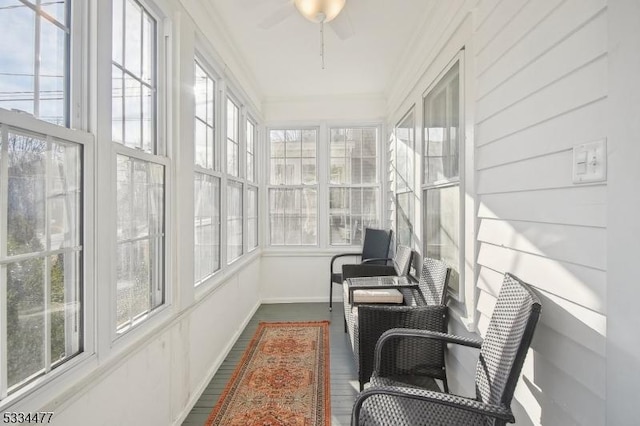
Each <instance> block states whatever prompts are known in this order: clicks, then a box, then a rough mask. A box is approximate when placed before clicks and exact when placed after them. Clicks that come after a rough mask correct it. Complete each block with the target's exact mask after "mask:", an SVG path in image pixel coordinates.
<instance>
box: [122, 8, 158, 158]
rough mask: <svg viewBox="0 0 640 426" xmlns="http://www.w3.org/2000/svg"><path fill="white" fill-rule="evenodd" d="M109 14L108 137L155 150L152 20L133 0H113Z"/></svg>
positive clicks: (153, 29) (153, 151) (145, 149)
mask: <svg viewBox="0 0 640 426" xmlns="http://www.w3.org/2000/svg"><path fill="white" fill-rule="evenodd" d="M113 14H114V20H113V32H114V40H113V43H114V45H113V65H114V66H113V67H112V73H113V84H114V85H113V93H112V97H113V98H112V112H113V117H112V130H113V135H112V139H113V140H114V141H115V142H121V143H123V144H124V145H126V146H128V147H130V148H137V149H142V150H143V151H145V152H149V153H155V152H156V149H157V146H156V142H155V139H156V135H155V123H156V118H155V117H156V96H155V91H156V82H155V73H156V58H155V47H156V21H155V20H154V19H153V17H151V15H149V13H148V12H147V11H146V10H144V9H143V8H142V7H141V6H140V5H139V4H138V3H137V2H135V1H133V0H124V7H123V8H122V7H121V4H120V1H117V2H114V9H113ZM121 15H122V16H121ZM116 32H120V33H122V35H116V34H115V33H116ZM121 40H124V53H123V52H122V50H121V48H120V47H119V43H120V41H121ZM120 80H121V81H122V82H120ZM120 105H122V106H120Z"/></svg>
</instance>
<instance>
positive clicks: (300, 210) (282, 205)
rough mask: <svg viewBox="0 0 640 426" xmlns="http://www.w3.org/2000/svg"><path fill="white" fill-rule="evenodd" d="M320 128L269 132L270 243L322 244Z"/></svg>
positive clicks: (291, 244)
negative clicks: (318, 166) (319, 223)
mask: <svg viewBox="0 0 640 426" xmlns="http://www.w3.org/2000/svg"><path fill="white" fill-rule="evenodd" d="M317 144H318V129H316V128H309V129H286V130H285V129H281V130H275V129H271V130H269V152H270V154H269V155H270V158H269V161H270V173H269V230H270V244H271V245H280V246H284V245H287V246H301V245H308V246H315V245H317V244H318V178H317V163H316V161H317V159H316V152H317Z"/></svg>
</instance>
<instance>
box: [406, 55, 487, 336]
mask: <svg viewBox="0 0 640 426" xmlns="http://www.w3.org/2000/svg"><path fill="white" fill-rule="evenodd" d="M456 63H459V67H458V70H459V77H458V79H459V84H460V93H459V95H460V101H459V102H460V111H459V114H460V119H459V120H460V130H459V134H460V138H461V139H460V149H459V174H460V178H459V188H460V212H459V213H460V217H459V230H460V248H459V258H460V259H459V265H458V268H459V273H460V282H459V283H460V284H459V285H460V288H459V291H458V294H453V293H450V295H451V296H452V297H451V298H450V302H449V308H450V309H451V310H452V311H453V312H454V313H455V314H456V316H457V317H458V318H459V319H460V321H461V323H462V324H463V325H464V326H465V328H466V329H467V330H468V331H470V332H473V331H474V330H475V328H476V325H475V322H476V313H475V306H474V300H475V293H476V291H475V281H474V279H475V278H474V277H475V268H474V266H473V265H475V259H476V257H475V247H476V242H475V235H476V231H477V230H476V226H477V222H476V220H475V197H474V196H473V195H471V196H469V194H475V183H474V166H473V163H474V146H473V123H471V122H470V120H469V117H468V114H467V111H472V107H473V106H472V104H471V100H470V98H469V97H468V96H467V91H468V90H469V89H470V86H472V84H473V83H472V82H471V80H470V77H469V76H471V75H472V74H473V73H470V72H469V71H468V69H467V67H469V66H471V65H469V63H468V62H467V61H465V49H464V47H463V48H462V49H461V50H460V51H459V52H458V53H457V54H456V55H455V56H454V57H453V59H451V61H450V62H449V63H448V64H447V66H446V67H444V68H443V70H442V71H441V72H440V73H439V74H438V75H437V76H436V78H434V79H433V81H432V82H431V84H429V86H428V87H427V89H426V90H424V91H423V93H422V95H421V97H420V100H421V110H420V112H421V114H419V115H418V116H417V118H418V119H419V120H420V123H421V127H422V131H421V132H420V134H419V139H420V140H419V142H418V141H416V143H419V144H420V154H419V155H420V158H419V162H420V164H421V165H422V166H421V167H420V169H419V172H420V178H419V179H420V180H419V181H420V193H419V199H420V206H421V208H422V207H423V206H424V201H425V200H424V191H425V187H426V185H425V182H424V168H425V164H424V155H425V153H424V152H423V150H424V141H425V135H424V99H425V97H426V96H427V95H428V94H429V92H430V91H431V90H432V89H433V88H434V87H435V86H436V85H437V84H438V83H439V82H440V80H441V79H442V77H443V76H444V75H446V73H447V72H448V71H449V70H450V69H451V68H452V67H453V66H454V65H455V64H456ZM468 103H469V105H468ZM424 220H425V219H424V212H422V215H421V221H422V223H421V224H420V228H421V229H420V232H421V238H422V244H423V247H422V248H421V249H424V243H425V240H424V232H425V225H424Z"/></svg>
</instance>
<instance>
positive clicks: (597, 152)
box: [573, 139, 607, 183]
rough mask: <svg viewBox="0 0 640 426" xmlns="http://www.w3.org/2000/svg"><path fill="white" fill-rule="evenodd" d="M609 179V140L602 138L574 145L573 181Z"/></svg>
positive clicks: (586, 181) (585, 181) (583, 181)
mask: <svg viewBox="0 0 640 426" xmlns="http://www.w3.org/2000/svg"><path fill="white" fill-rule="evenodd" d="M606 179H607V140H606V139H600V140H597V141H594V142H589V143H585V144H582V145H577V146H574V147H573V183H591V182H601V181H604V180H606Z"/></svg>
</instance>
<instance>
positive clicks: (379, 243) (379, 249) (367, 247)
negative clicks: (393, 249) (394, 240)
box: [362, 228, 393, 264]
mask: <svg viewBox="0 0 640 426" xmlns="http://www.w3.org/2000/svg"><path fill="white" fill-rule="evenodd" d="M392 232H393V231H391V230H388V231H387V230H385V229H375V228H365V230H364V241H363V243H362V260H366V259H386V258H387V257H388V256H389V246H390V245H391V235H392ZM371 263H373V264H375V263H378V262H371ZM380 263H382V264H384V263H386V262H384V261H382V262H380Z"/></svg>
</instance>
